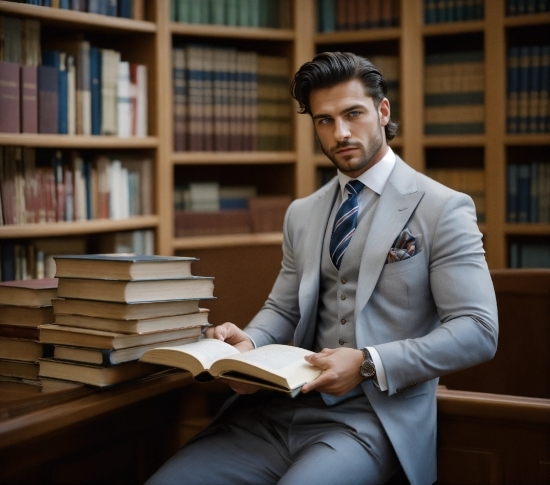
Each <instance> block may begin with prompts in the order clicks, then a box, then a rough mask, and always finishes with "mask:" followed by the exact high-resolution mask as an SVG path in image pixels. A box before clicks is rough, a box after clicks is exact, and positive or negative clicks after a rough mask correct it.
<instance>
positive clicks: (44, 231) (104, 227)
mask: <svg viewBox="0 0 550 485" xmlns="http://www.w3.org/2000/svg"><path fill="white" fill-rule="evenodd" d="M158 225H159V218H158V216H137V217H131V218H129V219H117V220H113V219H94V220H89V221H74V222H51V223H44V224H20V225H9V226H0V240H1V239H16V238H20V239H22V238H34V237H63V236H74V235H86V234H96V233H102V232H115V231H133V230H139V229H150V228H153V229H154V228H156V227H157V226H158Z"/></svg>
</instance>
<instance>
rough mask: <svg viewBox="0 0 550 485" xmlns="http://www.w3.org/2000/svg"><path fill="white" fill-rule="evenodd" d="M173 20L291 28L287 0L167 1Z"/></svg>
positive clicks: (192, 22)
mask: <svg viewBox="0 0 550 485" xmlns="http://www.w3.org/2000/svg"><path fill="white" fill-rule="evenodd" d="M170 19H171V20H172V22H185V23H189V24H213V25H228V26H238V27H261V28H266V27H267V28H282V29H289V28H291V25H292V23H291V3H290V0H170Z"/></svg>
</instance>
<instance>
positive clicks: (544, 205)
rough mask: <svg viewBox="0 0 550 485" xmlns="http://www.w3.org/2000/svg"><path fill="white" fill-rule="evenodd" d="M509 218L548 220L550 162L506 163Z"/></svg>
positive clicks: (535, 220) (546, 221)
mask: <svg viewBox="0 0 550 485" xmlns="http://www.w3.org/2000/svg"><path fill="white" fill-rule="evenodd" d="M506 170H507V179H508V180H507V192H506V199H507V220H508V222H512V223H514V222H520V223H524V222H534V223H537V222H542V223H546V224H547V223H550V162H535V161H533V162H529V163H509V164H508V166H507V168H506Z"/></svg>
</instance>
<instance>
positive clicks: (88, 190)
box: [83, 160, 94, 220]
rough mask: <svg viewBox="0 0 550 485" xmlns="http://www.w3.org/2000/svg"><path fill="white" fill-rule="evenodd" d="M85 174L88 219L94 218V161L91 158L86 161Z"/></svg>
mask: <svg viewBox="0 0 550 485" xmlns="http://www.w3.org/2000/svg"><path fill="white" fill-rule="evenodd" d="M83 175H84V183H85V185H86V219H88V220H90V219H93V218H94V214H93V213H92V192H93V188H92V162H91V161H90V160H85V161H84V168H83Z"/></svg>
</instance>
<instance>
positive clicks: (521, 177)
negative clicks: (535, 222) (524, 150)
mask: <svg viewBox="0 0 550 485" xmlns="http://www.w3.org/2000/svg"><path fill="white" fill-rule="evenodd" d="M530 178H531V172H530V167H529V165H525V164H521V165H519V167H518V222H521V223H524V222H529V208H530V201H531V180H530Z"/></svg>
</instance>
